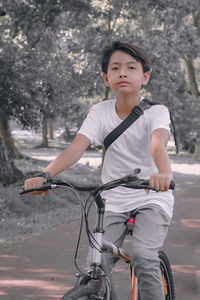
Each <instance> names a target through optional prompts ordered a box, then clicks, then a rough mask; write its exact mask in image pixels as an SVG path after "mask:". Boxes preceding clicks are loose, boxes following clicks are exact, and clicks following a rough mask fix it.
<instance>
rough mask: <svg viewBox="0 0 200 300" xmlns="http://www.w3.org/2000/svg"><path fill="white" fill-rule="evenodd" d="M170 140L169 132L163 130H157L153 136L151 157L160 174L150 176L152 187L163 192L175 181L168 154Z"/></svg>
mask: <svg viewBox="0 0 200 300" xmlns="http://www.w3.org/2000/svg"><path fill="white" fill-rule="evenodd" d="M168 139H169V132H168V131H167V130H166V129H163V128H159V129H156V130H155V131H153V133H152V136H151V155H152V157H153V159H154V161H155V164H156V166H157V168H158V171H159V173H157V174H152V175H151V176H150V185H151V186H153V187H155V188H157V189H158V190H159V191H163V192H164V191H167V190H168V189H169V185H170V182H171V180H172V179H173V173H172V170H171V165H170V161H169V156H168V153H167V143H168Z"/></svg>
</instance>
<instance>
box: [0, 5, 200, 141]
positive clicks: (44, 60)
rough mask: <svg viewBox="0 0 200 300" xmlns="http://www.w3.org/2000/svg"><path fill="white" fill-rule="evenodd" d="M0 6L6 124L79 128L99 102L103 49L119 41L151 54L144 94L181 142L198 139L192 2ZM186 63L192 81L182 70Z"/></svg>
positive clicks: (196, 18) (197, 17)
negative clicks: (52, 122)
mask: <svg viewBox="0 0 200 300" xmlns="http://www.w3.org/2000/svg"><path fill="white" fill-rule="evenodd" d="M2 4H3V6H2V11H3V12H5V13H6V15H4V14H3V13H2V17H1V19H0V20H1V25H2V27H1V28H2V29H1V33H2V35H1V36H2V46H1V48H2V51H1V53H0V59H1V62H2V66H3V68H2V70H3V72H2V75H1V82H2V86H4V87H6V91H3V92H2V90H4V89H2V90H1V94H0V97H1V99H4V100H2V103H3V101H4V106H3V110H5V111H6V113H8V115H9V116H10V117H13V116H15V117H16V118H18V119H19V120H20V121H23V122H24V124H32V125H33V124H34V123H36V122H39V120H40V119H41V114H45V115H46V118H55V117H56V116H57V115H58V114H62V115H64V116H65V117H66V119H67V121H68V122H70V121H75V122H76V120H78V121H79V123H81V120H82V118H83V116H84V114H85V111H86V110H87V105H84V103H86V104H87V103H88V102H96V101H99V100H101V99H102V98H103V97H104V93H105V87H104V83H103V80H102V78H101V76H100V74H101V69H100V64H99V62H100V56H101V50H102V48H103V47H104V46H105V45H106V44H107V43H109V42H110V41H113V40H125V41H128V42H131V43H134V44H136V45H139V46H141V47H143V48H144V49H145V50H146V51H147V53H148V54H149V56H150V58H151V62H152V74H151V80H150V83H149V85H147V87H146V88H145V89H146V90H145V92H146V93H147V94H148V95H150V97H151V98H152V99H153V100H155V101H160V102H163V103H165V104H166V105H168V106H169V107H170V108H171V110H173V111H174V114H175V122H176V123H177V127H178V133H179V135H180V137H181V138H182V133H183V132H185V135H190V134H191V132H194V131H195V132H196V133H197V134H199V127H198V123H199V121H198V112H199V107H200V103H199V96H198V95H199V88H198V81H199V77H198V71H199V65H200V64H199V53H200V51H199V50H200V41H199V38H200V10H199V6H198V1H195V0H191V1H189V2H188V1H186V0H183V1H181V2H180V1H178V0H175V1H174V0H173V1H172V0H158V1H152V0H147V1H140V0H136V1H132V0H126V1H120V0H115V1H114V0H106V1H100V0H91V1H86V0H82V1H78V0H76V1H71V0H70V1H67V0H56V1H53V0H47V1H39V0H28V1H23V0H21V1H11V0H8V1H6V0H3V1H2ZM3 15H4V16H3ZM188 60H189V61H190V62H191V65H193V66H194V71H196V73H195V72H193V74H191V71H190V70H189V68H188V66H187V67H186V61H188ZM188 78H189V79H190V80H188ZM192 82H193V83H194V84H193V85H191V84H192ZM195 89H196V90H195ZM192 95H193V96H192ZM5 99H6V100H5ZM11 99H13V100H11ZM6 101H7V102H6ZM189 103H191V105H189ZM193 103H195V105H194V107H195V109H193V110H192V113H190V114H189V116H188V117H186V113H185V111H186V108H187V111H188V110H191V107H193ZM11 107H12V109H11ZM14 107H15V109H14ZM8 108H9V109H8ZM191 115H193V120H192V121H191V118H190V116H191ZM181 120H184V121H185V122H182V121H181ZM191 123H192V124H191Z"/></svg>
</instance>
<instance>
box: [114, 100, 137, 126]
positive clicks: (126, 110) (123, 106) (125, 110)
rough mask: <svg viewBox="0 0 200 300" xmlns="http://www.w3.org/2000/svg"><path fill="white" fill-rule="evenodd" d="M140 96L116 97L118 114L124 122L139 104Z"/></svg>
mask: <svg viewBox="0 0 200 300" xmlns="http://www.w3.org/2000/svg"><path fill="white" fill-rule="evenodd" d="M140 97H141V96H140V94H138V95H116V112H117V114H118V116H119V117H120V119H122V120H124V119H125V118H126V117H127V116H128V115H129V114H130V113H131V111H132V109H133V108H134V107H135V106H136V105H138V104H139V102H140Z"/></svg>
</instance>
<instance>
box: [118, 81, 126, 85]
mask: <svg viewBox="0 0 200 300" xmlns="http://www.w3.org/2000/svg"><path fill="white" fill-rule="evenodd" d="M118 84H119V85H128V81H120V82H119V83H118Z"/></svg>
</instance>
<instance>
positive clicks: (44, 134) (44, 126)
mask: <svg viewBox="0 0 200 300" xmlns="http://www.w3.org/2000/svg"><path fill="white" fill-rule="evenodd" d="M47 134H48V126H47V118H46V116H45V114H43V120H42V146H43V147H45V148H47V147H48V146H49V145H48V137H47Z"/></svg>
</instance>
